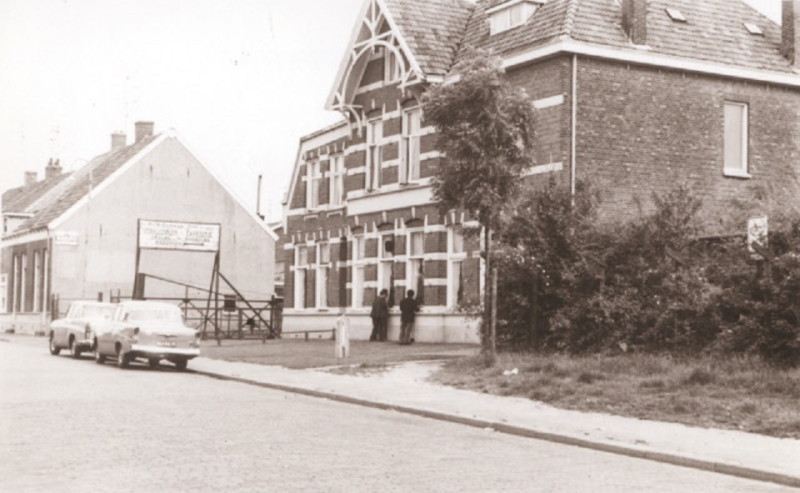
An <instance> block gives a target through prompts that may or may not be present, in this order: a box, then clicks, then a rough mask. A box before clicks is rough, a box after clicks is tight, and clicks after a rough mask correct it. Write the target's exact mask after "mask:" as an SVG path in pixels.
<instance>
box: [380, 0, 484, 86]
mask: <svg viewBox="0 0 800 493" xmlns="http://www.w3.org/2000/svg"><path fill="white" fill-rule="evenodd" d="M383 2H384V3H385V4H386V7H387V8H388V9H389V13H390V15H391V18H392V20H394V23H395V25H396V27H397V29H398V30H399V31H400V34H401V35H402V37H403V39H405V41H406V43H407V45H408V47H409V49H411V51H412V52H413V53H414V57H415V58H416V60H417V62H418V63H419V66H420V69H421V70H422V72H423V73H424V74H425V76H426V77H428V76H431V75H434V76H443V75H445V74H446V73H447V72H448V71H449V70H450V67H451V65H452V63H453V57H454V55H455V53H456V49H457V48H458V45H459V44H460V43H461V40H462V39H463V37H464V32H465V28H466V26H467V21H468V20H469V17H470V15H471V14H472V9H473V4H471V3H469V2H467V1H465V0H383Z"/></svg>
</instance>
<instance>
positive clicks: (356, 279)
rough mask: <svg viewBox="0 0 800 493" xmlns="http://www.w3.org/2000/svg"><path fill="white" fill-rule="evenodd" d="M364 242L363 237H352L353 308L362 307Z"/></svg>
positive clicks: (351, 286)
mask: <svg viewBox="0 0 800 493" xmlns="http://www.w3.org/2000/svg"><path fill="white" fill-rule="evenodd" d="M365 245H366V242H365V241H364V236H363V235H356V236H354V237H353V282H352V284H351V285H350V288H351V292H352V295H353V296H352V301H353V308H360V307H362V306H364V269H365V267H364V258H365V254H366V246H365Z"/></svg>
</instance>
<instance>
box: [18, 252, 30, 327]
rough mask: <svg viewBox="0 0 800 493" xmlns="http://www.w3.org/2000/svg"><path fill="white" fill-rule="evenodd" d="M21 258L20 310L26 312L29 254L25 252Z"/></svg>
mask: <svg viewBox="0 0 800 493" xmlns="http://www.w3.org/2000/svg"><path fill="white" fill-rule="evenodd" d="M19 258H20V267H21V269H20V279H21V282H20V290H19V291H20V293H19V311H20V312H21V313H25V312H26V311H27V310H28V303H27V302H28V299H27V296H28V286H27V283H28V254H26V253H23V254H22V255H20V256H19Z"/></svg>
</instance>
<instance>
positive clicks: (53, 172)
mask: <svg viewBox="0 0 800 493" xmlns="http://www.w3.org/2000/svg"><path fill="white" fill-rule="evenodd" d="M61 171H62V169H61V164H59V160H58V159H56V160H55V162H53V160H52V159H51V160H50V161H49V162H48V163H47V167H46V168H45V169H44V179H45V180H49V179H50V178H54V177H56V176H58V175H60V174H61Z"/></svg>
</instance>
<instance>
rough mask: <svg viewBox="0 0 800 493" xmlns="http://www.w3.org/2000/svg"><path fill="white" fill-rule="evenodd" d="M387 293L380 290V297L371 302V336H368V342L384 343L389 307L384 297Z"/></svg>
mask: <svg viewBox="0 0 800 493" xmlns="http://www.w3.org/2000/svg"><path fill="white" fill-rule="evenodd" d="M388 295H389V291H387V290H385V289H382V290H381V292H380V295H379V296H378V297H376V298H375V301H373V302H372V310H371V311H370V313H369V316H370V317H372V334H370V336H369V340H370V341H385V340H386V332H387V329H386V326H387V323H388V321H389V305H388V304H387V302H386V297H387V296H388Z"/></svg>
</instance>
